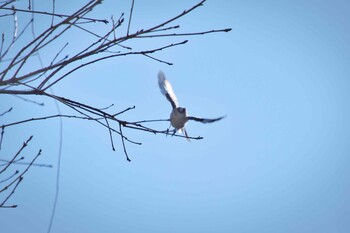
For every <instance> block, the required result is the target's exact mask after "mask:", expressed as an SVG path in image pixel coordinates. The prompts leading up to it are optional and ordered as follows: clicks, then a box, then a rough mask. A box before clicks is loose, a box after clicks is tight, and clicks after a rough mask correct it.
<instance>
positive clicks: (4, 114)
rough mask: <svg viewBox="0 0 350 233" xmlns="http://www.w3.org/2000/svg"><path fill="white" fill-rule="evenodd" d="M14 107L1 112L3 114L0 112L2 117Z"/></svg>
mask: <svg viewBox="0 0 350 233" xmlns="http://www.w3.org/2000/svg"><path fill="white" fill-rule="evenodd" d="M12 109H13V108H12V107H11V108H9V109H8V110H6V111H5V112H3V113H1V114H0V117H2V116H3V115H5V114H7V113H9V112H11V111H12Z"/></svg>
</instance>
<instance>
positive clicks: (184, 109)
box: [176, 107, 186, 115]
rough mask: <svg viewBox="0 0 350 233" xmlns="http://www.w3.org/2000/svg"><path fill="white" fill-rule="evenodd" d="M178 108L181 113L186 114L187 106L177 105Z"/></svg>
mask: <svg viewBox="0 0 350 233" xmlns="http://www.w3.org/2000/svg"><path fill="white" fill-rule="evenodd" d="M176 109H177V111H178V112H179V113H181V114H185V115H186V108H183V107H177V108H176Z"/></svg>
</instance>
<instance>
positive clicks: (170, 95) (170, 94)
mask: <svg viewBox="0 0 350 233" xmlns="http://www.w3.org/2000/svg"><path fill="white" fill-rule="evenodd" d="M158 84H159V88H160V91H161V92H162V94H163V95H165V97H166V98H167V100H168V101H169V102H170V103H171V106H172V107H173V109H174V108H177V106H178V102H177V98H176V96H175V93H174V91H173V88H172V87H171V85H170V82H169V81H168V80H167V79H166V78H165V74H164V73H163V71H159V73H158Z"/></svg>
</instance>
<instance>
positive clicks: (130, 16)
mask: <svg viewBox="0 0 350 233" xmlns="http://www.w3.org/2000/svg"><path fill="white" fill-rule="evenodd" d="M133 10H134V0H132V2H131V8H130V15H129V23H128V31H127V32H126V35H127V36H129V30H130V24H131V19H132V12H133Z"/></svg>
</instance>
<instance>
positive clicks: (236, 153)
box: [0, 0, 350, 233]
mask: <svg viewBox="0 0 350 233" xmlns="http://www.w3.org/2000/svg"><path fill="white" fill-rule="evenodd" d="M195 3H196V1H190V2H186V3H181V4H180V3H175V2H174V1H156V0H154V1H147V2H146V1H136V2H135V12H134V19H133V24H132V27H131V29H132V30H138V29H141V28H143V27H144V28H146V27H148V26H151V25H154V24H157V23H159V22H161V21H162V20H164V19H167V18H168V17H171V16H173V15H176V14H178V13H179V12H181V11H182V10H184V9H186V8H188V7H190V6H192V5H193V4H195ZM37 5H38V4H37ZM78 6H79V4H78V2H74V4H70V5H69V6H68V5H64V4H63V3H59V2H57V7H58V9H60V10H62V11H63V9H66V10H67V11H68V12H69V11H70V10H72V11H73V9H75V7H78ZM128 6H129V3H128V4H126V3H119V2H117V1H110V0H109V1H108V0H105V1H104V2H103V4H102V5H101V6H99V7H98V8H96V10H95V11H94V12H93V13H92V15H94V16H96V17H100V18H109V17H110V15H111V14H114V15H115V17H117V16H118V15H119V14H120V13H121V12H122V11H126V12H127V9H128ZM349 9H350V3H349V1H337V0H336V1H268V0H267V1H223V0H221V1H213V0H208V1H207V2H206V3H205V4H204V6H202V7H200V8H199V9H197V10H196V11H195V12H193V14H190V15H187V16H186V17H184V18H183V19H181V20H180V21H179V23H180V24H181V30H182V31H183V32H186V31H202V30H211V29H214V28H226V27H231V28H232V31H231V32H230V33H223V34H210V35H207V36H199V37H190V38H187V37H186V38H175V39H162V40H154V41H151V40H143V41H141V40H140V41H135V42H134V44H133V45H134V46H137V47H143V46H145V47H150V46H159V45H165V44H167V43H173V42H179V41H182V40H183V39H189V43H187V44H186V45H184V46H181V47H177V48H171V49H169V50H166V51H163V52H161V53H158V54H156V57H157V58H160V59H164V60H166V61H169V62H172V63H174V65H173V66H167V65H165V64H160V63H158V62H155V61H153V60H151V59H147V58H145V57H142V56H129V57H123V58H117V59H112V60H108V61H104V62H101V63H98V64H94V65H93V66H91V67H87V68H86V69H83V70H81V71H78V72H76V73H74V74H72V75H71V76H69V77H68V78H67V79H65V80H63V81H62V82H60V83H59V84H58V85H57V86H56V87H55V88H54V91H55V93H56V94H57V95H60V96H66V97H68V98H71V99H76V100H78V101H81V102H84V103H87V104H91V105H94V106H100V107H104V106H108V105H110V104H112V103H113V104H115V107H114V108H113V110H114V111H116V112H117V111H118V110H122V109H124V108H126V107H130V106H133V105H135V106H136V108H135V109H134V110H132V111H129V112H127V113H126V114H125V115H124V117H125V119H127V120H143V119H159V118H167V117H168V116H169V114H170V110H171V108H170V105H169V103H168V102H167V101H166V99H165V98H164V97H163V96H162V95H161V93H160V91H159V88H158V85H157V77H156V76H157V73H158V71H159V70H163V71H164V72H165V74H166V75H167V78H168V79H169V80H170V82H171V83H172V85H173V88H174V91H175V93H176V94H177V97H178V99H179V102H180V105H182V106H186V108H187V109H188V111H189V112H190V114H192V115H196V116H202V117H217V116H221V115H225V114H227V117H226V118H225V119H224V120H222V121H220V122H217V123H215V124H208V125H203V124H200V123H196V122H190V123H189V124H188V125H187V127H186V128H187V131H188V133H189V134H190V135H192V136H203V137H204V139H203V140H199V141H195V140H192V142H191V143H188V142H187V141H186V140H184V139H182V138H176V137H165V136H163V135H153V134H147V133H142V132H138V131H132V130H125V133H126V134H127V135H128V137H130V138H131V139H134V140H137V141H140V142H142V143H143V144H142V146H136V145H129V144H128V145H127V146H128V151H129V155H130V157H131V159H132V162H131V163H129V162H127V161H126V160H125V156H124V154H123V150H122V145H121V143H120V142H119V140H118V138H116V140H115V143H116V151H115V152H113V151H112V150H111V146H110V142H109V134H108V131H106V130H105V129H104V128H101V127H100V126H99V125H96V124H93V123H92V122H84V121H77V120H67V119H64V121H63V123H64V124H63V136H64V138H63V153H62V160H61V166H62V167H61V177H60V178H61V182H60V195H59V201H58V206H57V212H56V218H55V221H54V224H53V227H52V231H51V232H53V233H55V232H91V233H92V232H191V233H192V232H287V233H294V232H298V233H300V232H301V233H302V232H340V233H343V232H344V233H345V232H349V230H350V223H349V221H348V219H349V218H350V204H349V201H350V199H349V193H350V190H349V189H350V184H349V176H350V174H349V171H350V167H349V164H350V163H349V154H348V153H349V151H350V145H349V139H350V124H349V123H348V119H349V118H350V114H349V109H350V101H349V100H350V92H349V87H350V81H349V74H350V66H349V61H350V47H349V41H350V23H349V22H350V17H349V14H348V12H349ZM101 28H102V26H101ZM124 29H125V28H124ZM97 30H99V29H97ZM101 30H102V29H101ZM77 32H78V33H76V34H73V35H72V36H71V37H70V38H69V40H71V41H73V42H74V41H76V40H84V38H85V37H84V36H85V35H83V36H82V35H80V34H79V33H81V32H80V31H77ZM123 32H125V30H124V31H123ZM121 33H122V32H121ZM63 43H65V41H64V42H63ZM69 49H73V48H69ZM44 62H50V58H47V60H44ZM1 99H2V100H1V101H0V106H1V109H7V108H8V107H10V106H13V107H14V110H13V112H12V113H11V115H10V114H8V115H6V116H5V117H2V118H1V122H3V121H4V122H11V121H14V120H20V119H26V118H29V117H33V116H43V115H46V114H50V113H55V111H56V110H55V106H54V103H53V102H52V101H51V100H48V99H44V98H39V97H33V98H32V99H33V100H36V101H44V102H45V104H46V105H45V107H40V106H36V105H31V104H28V103H26V102H23V101H21V100H19V99H17V98H15V97H13V96H1ZM1 111H3V110H1ZM62 111H67V109H66V108H65V107H62ZM154 126H155V127H159V128H161V129H166V128H167V127H168V124H167V123H162V124H161V123H159V124H158V123H157V124H154ZM32 134H33V135H34V138H33V143H32V144H31V146H30V147H29V148H28V150H27V151H26V152H27V153H28V154H26V155H27V156H28V157H30V156H32V155H34V154H35V153H36V152H37V150H38V149H39V148H42V149H43V155H42V156H41V157H40V159H39V161H40V162H41V163H47V164H53V165H54V168H53V169H47V168H37V167H33V168H32V169H31V170H30V171H29V172H28V174H27V175H26V177H25V179H24V181H23V184H22V185H21V187H20V188H19V189H18V190H17V192H16V194H15V195H14V196H13V197H12V198H11V200H10V203H16V204H18V205H19V207H18V208H17V209H9V210H1V211H0V228H1V229H2V230H4V229H5V230H4V232H9V233H12V232H46V229H47V227H48V222H49V219H50V214H51V209H52V205H53V198H54V191H55V175H56V168H57V167H56V161H57V153H58V143H57V141H58V138H59V122H58V120H50V121H45V122H41V123H38V122H36V123H32V124H28V125H22V126H17V127H13V128H8V129H7V131H6V134H5V141H4V142H3V143H4V145H6V146H7V147H6V148H4V149H3V150H2V153H1V154H2V155H1V156H4V155H3V154H4V153H8V154H11V153H14V152H15V151H16V150H17V149H18V147H19V146H20V145H21V144H22V142H23V141H24V140H26V139H27V138H28V137H29V136H30V135H32Z"/></svg>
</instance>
